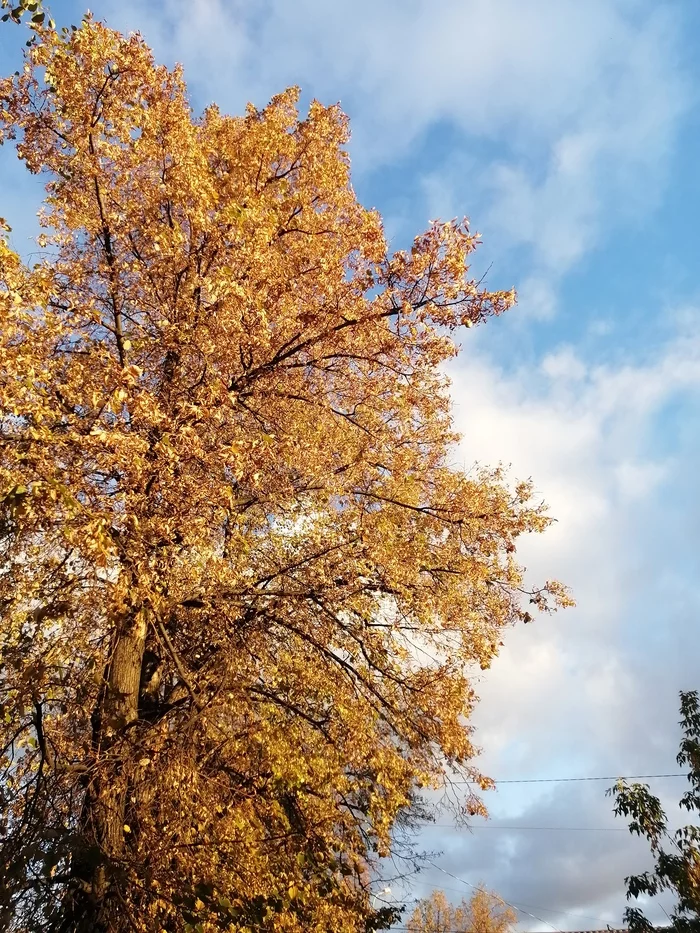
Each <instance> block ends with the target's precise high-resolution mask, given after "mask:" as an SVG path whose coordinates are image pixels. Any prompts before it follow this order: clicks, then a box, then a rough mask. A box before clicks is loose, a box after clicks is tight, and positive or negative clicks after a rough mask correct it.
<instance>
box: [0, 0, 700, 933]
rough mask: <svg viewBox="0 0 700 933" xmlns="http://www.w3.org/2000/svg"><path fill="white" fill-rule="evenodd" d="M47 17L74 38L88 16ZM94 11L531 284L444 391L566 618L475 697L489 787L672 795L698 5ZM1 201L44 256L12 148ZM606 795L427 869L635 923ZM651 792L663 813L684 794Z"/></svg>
mask: <svg viewBox="0 0 700 933" xmlns="http://www.w3.org/2000/svg"><path fill="white" fill-rule="evenodd" d="M51 8H52V11H53V14H54V17H55V19H56V20H57V22H58V23H59V24H64V23H70V22H76V21H77V20H78V19H79V18H80V16H81V13H82V6H81V5H80V4H76V3H71V2H54V3H53V4H52V7H51ZM93 12H94V13H95V14H96V15H97V16H99V17H105V18H106V19H107V21H108V22H109V23H110V24H112V25H114V26H116V27H118V28H121V29H138V30H140V31H142V32H143V34H144V35H145V37H146V39H147V41H149V43H151V44H152V45H153V46H154V47H155V50H156V54H157V55H158V57H159V58H160V59H161V60H164V61H166V62H168V63H172V62H174V61H176V60H177V61H181V62H182V63H183V64H184V66H185V74H186V78H187V80H188V83H189V86H190V91H191V97H192V102H193V106H194V108H195V109H196V110H199V109H201V108H202V107H203V106H205V105H206V104H207V103H209V102H211V101H213V100H216V101H217V102H218V103H219V104H220V105H221V106H222V107H223V108H225V109H227V110H229V111H231V112H241V111H242V109H243V107H244V106H245V103H246V102H247V101H248V100H252V101H253V102H254V103H255V104H257V105H263V104H264V103H266V101H267V100H268V99H269V98H270V96H272V95H273V94H274V93H276V92H278V91H280V90H282V89H283V88H284V87H285V86H287V85H290V84H300V85H301V86H302V89H303V93H304V100H305V101H308V100H309V99H310V98H311V97H318V98H319V99H320V100H322V101H323V102H325V103H332V102H335V101H337V100H340V101H341V102H342V104H343V106H344V108H345V110H346V112H347V113H348V114H349V115H350V118H351V121H352V126H353V139H352V142H351V147H350V151H351V156H352V159H353V167H354V184H355V187H356V189H357V191H358V194H359V196H360V198H361V199H362V200H363V202H364V203H366V204H367V205H369V206H375V207H377V208H378V209H379V210H380V212H381V213H382V215H383V216H384V217H385V222H386V227H387V231H388V233H389V235H390V237H391V239H392V242H393V243H394V244H395V245H396V246H397V247H403V246H405V245H406V244H407V243H409V242H410V240H411V239H412V237H413V236H414V235H415V234H416V233H418V232H419V231H420V230H421V229H422V228H423V227H425V225H426V224H427V222H428V220H429V219H431V218H434V217H437V216H441V217H443V218H445V219H448V218H450V217H453V216H461V215H464V214H466V215H468V216H469V217H470V218H471V221H472V226H473V228H476V229H478V230H479V231H480V232H481V233H482V234H483V238H484V245H483V247H482V249H481V252H480V254H479V255H478V257H477V259H476V262H475V267H474V268H475V271H476V272H477V273H478V274H481V273H483V272H485V271H486V270H487V269H488V270H489V271H488V282H489V284H490V285H492V286H493V287H497V288H508V287H510V286H511V285H515V287H516V288H517V289H518V291H519V294H520V304H519V307H518V308H517V309H515V310H514V311H512V312H511V313H510V314H509V315H507V316H506V317H504V318H503V319H502V320H499V321H494V322H490V323H489V324H488V326H486V327H484V328H479V329H476V330H472V331H469V332H468V333H465V335H464V352H463V354H462V356H461V357H460V359H459V360H458V362H457V363H456V364H455V365H454V366H453V367H452V369H451V375H452V378H453V399H454V405H455V418H456V421H457V423H458V425H459V427H460V429H461V430H462V433H463V436H464V440H463V444H462V449H461V451H460V458H461V459H462V460H463V461H464V463H465V464H470V463H472V462H473V461H475V460H478V461H480V462H482V463H490V464H494V463H496V462H499V461H503V462H505V463H510V464H512V474H513V476H515V477H528V476H532V477H533V478H534V480H535V483H536V486H537V488H538V490H540V491H541V493H542V495H543V497H544V498H545V499H546V501H547V502H549V503H550V506H551V511H552V513H553V514H554V516H555V517H557V519H558V522H557V524H556V525H555V526H554V527H553V528H552V529H551V530H550V532H549V533H548V534H547V535H546V536H544V537H543V538H538V539H537V540H533V541H528V542H526V543H525V545H524V547H523V550H522V556H523V559H524V560H525V562H526V563H527V565H528V568H529V571H530V573H531V575H532V579H533V580H541V579H543V578H545V577H556V578H559V579H562V580H563V581H564V582H566V583H568V584H570V585H571V587H572V588H573V590H574V595H575V597H576V598H577V602H578V606H577V608H576V609H574V610H571V611H568V612H566V613H565V614H562V615H560V616H559V617H555V618H553V619H544V620H538V621H537V622H536V624H534V625H532V626H527V627H523V628H521V629H517V630H513V631H512V632H509V633H508V634H507V637H506V645H505V648H504V650H503V653H502V656H501V657H500V658H499V659H498V660H497V661H496V663H495V664H494V666H493V668H492V670H491V671H489V672H488V673H487V674H486V675H484V676H483V677H482V678H481V680H480V683H479V693H480V695H481V697H482V703H481V705H480V707H479V710H478V714H477V720H476V721H477V726H478V739H479V743H480V745H481V746H482V748H483V759H482V763H483V767H484V769H485V770H486V772H487V773H489V774H491V775H492V776H493V777H494V778H503V779H512V778H536V777H551V776H562V777H566V776H571V777H574V776H581V775H601V774H618V773H625V774H627V773H640V772H641V773H647V772H667V771H673V770H674V757H675V751H676V745H677V740H678V736H677V732H676V727H675V723H676V721H677V718H678V716H677V709H676V706H677V692H678V690H679V689H681V688H684V689H689V688H694V687H700V664H699V663H698V662H699V661H700V639H699V638H698V620H699V619H700V584H699V583H698V581H699V580H700V574H699V573H698V571H699V569H700V568H699V566H698V564H699V558H698V554H699V548H698V545H699V544H700V526H699V522H700V498H699V496H698V488H697V474H698V469H697V464H698V454H699V452H700V440H699V437H700V433H699V431H698V426H699V416H700V283H698V279H697V272H696V270H697V268H698V261H697V259H698V253H699V247H700V228H699V225H698V216H700V174H699V173H698V171H697V166H698V164H700V94H699V89H700V81H699V80H698V78H699V77H700V76H699V74H698V70H699V69H700V65H699V64H698V62H700V55H699V54H698V51H699V49H698V44H699V40H700V28H699V27H700V6H698V4H697V3H696V2H695V0H685V2H674V0H665V2H664V3H662V4H659V3H656V2H653V0H587V2H586V3H585V4H584V3H580V2H579V0H529V2H528V3H522V2H520V0H440V2H436V0H433V2H430V0H404V2H399V0H371V2H370V0H354V2H353V3H351V4H350V3H345V2H336V3H328V2H324V0H295V2H294V3H290V2H285V0H264V2H263V0H257V2H255V0H228V2H224V0H187V2H186V0H162V2H159V3H154V2H151V3H146V2H137V0H124V2H119V3H117V2H116V0H114V2H112V0H95V5H94V7H93ZM18 48H19V33H18V31H16V30H13V29H11V28H10V27H7V28H5V29H3V30H2V31H0V56H2V62H3V70H7V66H10V65H11V66H12V68H14V67H15V64H14V61H15V56H16V53H17V50H18ZM0 187H1V190H2V191H3V202H2V207H1V208H0V213H2V214H3V215H5V216H6V217H7V219H8V220H9V221H10V223H11V224H12V225H13V227H14V228H15V243H16V245H17V246H18V247H19V248H20V249H23V250H25V251H28V250H29V249H30V246H29V241H28V239H27V238H28V236H29V235H30V233H31V231H32V229H33V222H32V219H31V218H32V215H33V213H34V211H35V210H36V206H37V205H38V200H39V196H40V193H39V190H38V188H37V185H36V184H35V181H34V180H33V179H30V178H28V177H27V176H25V175H23V174H22V173H21V172H19V171H18V170H17V168H16V167H15V165H14V163H13V160H12V153H11V152H10V151H8V149H7V147H6V149H5V150H4V151H0ZM605 786H606V785H605V784H604V783H603V784H600V783H593V782H592V783H585V784H584V783H581V784H577V783H572V784H537V785H504V786H502V787H501V789H500V790H499V791H498V793H496V794H492V795H490V797H489V801H488V802H489V805H490V809H491V812H492V820H491V825H492V826H499V825H500V826H508V827H554V826H557V827H597V828H599V829H601V830H602V829H605V830H612V831H605V832H602V831H601V832H598V831H596V832H588V831H586V832H582V831H576V832H568V831H562V830H561V829H560V830H558V831H549V830H547V831H545V830H542V829H538V830H533V829H527V830H526V829H500V830H498V829H493V830H485V829H475V830H474V832H473V834H469V833H468V832H466V831H464V830H461V831H453V830H451V829H450V828H449V827H444V826H440V827H436V828H434V829H432V830H430V831H429V832H428V831H426V832H425V833H424V835H423V838H422V839H421V841H420V844H421V845H423V846H425V847H426V848H430V849H433V850H442V852H443V854H442V855H441V856H440V858H439V859H437V863H438V864H439V865H440V866H441V867H442V868H444V869H445V870H446V871H449V872H450V873H452V874H453V875H456V876H459V877H462V878H464V879H465V880H467V881H469V882H477V881H483V882H485V883H486V884H487V885H489V886H491V887H493V888H495V889H497V890H498V891H499V892H500V893H501V894H502V895H503V896H504V897H506V898H507V899H508V900H510V901H512V902H514V903H516V904H519V905H521V906H523V907H524V908H526V909H528V910H529V911H530V912H531V913H533V914H536V915H537V916H540V917H544V918H546V920H547V921H548V923H549V924H550V925H551V926H547V924H544V923H538V922H537V921H535V920H534V919H533V917H531V916H528V914H526V913H522V914H521V925H522V928H523V929H529V930H535V929H543V930H545V929H551V927H552V926H553V927H554V928H556V929H559V930H573V929H591V928H596V927H602V926H604V925H605V923H608V922H609V923H611V924H613V925H615V924H619V922H620V919H621V913H622V910H623V908H624V896H623V892H624V885H623V878H624V876H625V875H626V874H629V873H630V872H632V871H636V870H638V869H641V868H644V867H646V866H647V856H646V852H645V849H644V846H643V845H642V844H641V843H639V842H638V841H635V840H633V839H631V838H629V836H628V834H627V833H626V832H616V831H614V830H616V829H620V828H621V824H619V823H616V822H615V821H614V820H613V818H612V815H611V812H610V802H609V801H608V800H606V798H605V797H604V795H603V791H604V789H605ZM655 786H658V790H659V791H660V792H661V793H662V795H663V796H664V799H666V800H668V801H669V803H672V802H673V800H674V799H677V796H678V792H680V790H681V788H682V782H680V781H675V782H674V781H672V780H669V781H664V782H659V783H658V785H656V784H655ZM674 790H675V791H676V793H675V794H674ZM440 822H441V823H442V822H448V818H447V816H446V815H445V816H444V817H441V818H440ZM419 878H420V881H418V880H416V881H414V882H412V883H411V885H410V889H409V890H408V891H406V890H401V889H400V888H399V887H396V888H395V893H396V895H397V896H399V897H405V898H408V899H410V898H411V897H414V896H420V895H421V894H424V893H425V892H426V891H428V890H430V888H431V887H432V886H433V885H436V886H442V887H445V888H449V889H450V891H449V893H450V895H451V896H452V895H454V897H455V898H457V897H458V896H459V893H461V891H464V893H467V894H468V893H469V889H468V887H467V886H461V885H460V882H458V881H456V880H455V879H453V878H449V877H448V876H446V875H443V874H441V873H440V872H439V871H437V870H431V871H426V872H424V873H422V874H421V875H420V876H419ZM652 916H653V917H654V919H657V918H658V919H662V917H663V915H661V914H659V913H656V914H652Z"/></svg>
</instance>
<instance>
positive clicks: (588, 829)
mask: <svg viewBox="0 0 700 933" xmlns="http://www.w3.org/2000/svg"><path fill="white" fill-rule="evenodd" d="M433 826H435V827H438V828H440V829H468V830H470V831H471V830H472V829H504V830H510V831H511V832H534V831H541V832H551V833H553V832H557V833H628V832H629V829H628V828H627V827H626V826H624V827H621V826H502V825H497V826H496V825H493V826H491V825H487V826H474V825H472V824H462V825H460V824H459V823H423V824H422V825H421V827H420V828H421V829H432V827H433Z"/></svg>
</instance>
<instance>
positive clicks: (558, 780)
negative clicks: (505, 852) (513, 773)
mask: <svg viewBox="0 0 700 933" xmlns="http://www.w3.org/2000/svg"><path fill="white" fill-rule="evenodd" d="M681 777H685V778H687V777H688V773H687V772H681V773H674V774H605V775H595V776H586V777H555V778H509V779H508V780H504V781H494V782H493V783H494V784H499V785H500V784H568V783H571V782H574V781H646V780H652V779H655V778H681ZM450 783H451V784H477V783H478V782H477V781H469V780H464V781H451V782H450Z"/></svg>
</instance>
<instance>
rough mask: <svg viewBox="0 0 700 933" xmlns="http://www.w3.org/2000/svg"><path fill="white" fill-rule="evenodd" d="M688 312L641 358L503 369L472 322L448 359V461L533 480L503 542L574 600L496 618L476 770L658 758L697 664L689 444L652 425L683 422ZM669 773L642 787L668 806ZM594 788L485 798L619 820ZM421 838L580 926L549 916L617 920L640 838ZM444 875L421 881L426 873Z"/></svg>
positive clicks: (596, 821)
mask: <svg viewBox="0 0 700 933" xmlns="http://www.w3.org/2000/svg"><path fill="white" fill-rule="evenodd" d="M693 321H694V324H695V326H694V331H695V335H694V336H692V337H691V336H689V332H690V331H691V329H693V328H692V322H693ZM697 322H698V314H697V312H696V313H695V314H694V315H693V314H692V313H691V312H690V311H689V310H686V311H685V313H684V314H683V315H681V316H680V317H679V322H678V326H677V328H676V330H675V331H674V333H673V334H672V336H671V337H669V338H668V339H667V341H666V343H663V344H660V345H658V346H656V347H655V348H654V353H653V355H651V356H650V358H649V359H647V360H646V361H642V362H640V361H619V362H618V363H617V364H616V365H613V364H610V365H607V366H593V365H590V364H588V363H586V362H585V361H584V360H582V359H581V358H580V357H579V356H578V355H577V354H576V352H575V351H574V349H573V348H572V347H570V346H566V345H564V346H562V347H560V348H559V349H557V350H555V351H553V352H550V353H549V354H547V355H546V356H545V357H544V359H543V360H542V362H541V364H540V365H539V366H537V367H534V368H532V369H530V370H525V369H524V368H523V369H522V370H520V371H517V372H506V371H504V370H503V369H502V368H501V367H500V366H499V365H498V364H497V363H495V362H494V361H493V359H491V358H489V356H488V355H487V354H486V353H485V352H484V350H483V343H482V342H481V336H480V335H479V337H478V339H477V340H475V341H473V342H470V343H468V347H467V352H466V353H465V354H464V356H463V358H462V360H461V362H460V364H459V365H458V367H455V370H454V373H453V379H454V381H453V394H454V398H455V402H456V418H457V426H458V428H459V429H460V431H461V432H462V434H463V442H462V451H463V456H464V462H465V463H470V462H472V461H473V460H474V458H475V457H477V456H478V459H479V460H480V461H481V462H485V463H489V462H490V463H494V462H498V461H504V462H506V463H511V464H512V466H511V474H512V476H513V477H514V478H521V477H527V476H533V477H534V478H535V480H536V483H537V487H538V488H539V489H541V490H543V491H544V494H545V497H546V499H547V501H548V502H549V505H550V511H551V514H553V515H554V516H555V517H556V518H557V519H558V522H557V524H556V525H555V526H554V527H552V528H551V529H550V530H549V531H548V532H546V533H545V535H543V536H536V537H533V538H532V539H530V540H528V541H526V542H525V543H524V547H522V548H520V549H519V551H520V555H521V557H522V558H523V559H524V560H525V562H526V564H527V565H528V568H529V570H528V574H529V577H530V578H531V579H532V580H533V581H541V580H542V579H544V578H545V577H551V576H556V577H558V578H560V579H562V580H563V581H565V582H567V583H569V584H570V585H571V586H572V587H573V590H574V595H575V596H576V598H577V602H578V605H577V608H576V609H574V610H567V611H566V612H565V613H563V614H560V615H558V616H555V617H540V618H539V619H538V620H537V621H536V622H535V623H534V624H533V625H528V626H520V627H518V628H516V629H514V630H512V631H511V632H508V633H507V634H506V636H505V642H506V644H505V648H504V649H503V651H502V655H501V657H500V658H498V659H497V660H496V662H495V663H494V665H493V667H492V669H491V670H490V671H488V672H487V674H486V675H485V676H484V677H483V679H482V680H481V682H480V684H479V687H478V692H479V693H480V695H481V698H482V702H481V704H480V705H479V706H478V707H477V711H476V717H475V723H476V726H477V733H476V734H477V737H478V741H479V742H480V744H481V745H482V747H483V759H482V767H483V768H484V770H485V771H486V773H488V774H490V775H491V776H493V777H495V778H513V777H514V778H528V777H530V778H536V777H543V776H576V775H579V776H581V775H586V774H590V775H596V774H609V775H616V774H620V773H624V774H635V773H649V772H651V773H656V772H666V771H671V772H673V771H675V770H676V768H675V752H676V749H677V743H678V739H679V736H678V734H677V728H676V723H677V719H678V716H677V691H678V690H679V689H682V688H685V689H687V688H691V687H695V686H698V684H697V670H698V667H699V666H700V665H699V662H700V648H699V647H698V642H697V636H696V635H695V627H696V625H697V622H696V617H697V610H698V608H700V606H699V603H700V597H699V596H698V594H697V592H696V591H695V590H694V589H693V588H692V585H691V584H690V583H689V580H688V574H689V573H692V571H690V570H689V568H688V567H687V566H686V567H684V568H683V567H682V562H683V561H687V560H688V557H687V555H688V552H690V555H691V565H690V566H692V567H695V566H696V565H697V563H698V561H697V559H696V558H694V557H693V555H694V554H695V552H697V550H698V548H697V545H698V535H697V530H696V529H694V530H693V531H692V538H690V539H689V538H688V535H687V533H686V530H685V522H686V513H687V512H688V509H690V510H691V514H693V515H695V516H697V493H696V492H694V493H693V498H692V499H689V498H688V493H689V490H692V489H693V488H694V484H695V461H694V459H693V458H690V457H688V456H687V454H688V451H687V449H686V450H683V451H682V455H679V452H678V451H677V450H674V439H673V438H671V439H670V441H669V439H668V438H665V439H664V438H663V436H662V435H663V434H664V432H665V431H666V429H667V424H666V417H667V412H668V411H669V409H670V408H672V406H673V405H674V404H676V403H678V402H682V403H683V405H684V406H685V420H686V421H688V422H689V424H690V425H693V426H694V428H697V424H698V420H699V418H700V338H698V336H697V333H698V329H697ZM470 336H471V335H470ZM651 451H653V453H652V452H651ZM652 529H653V532H652ZM610 783H612V782H610ZM682 783H683V782H681V781H678V782H675V783H674V782H670V783H669V782H667V783H666V784H665V785H661V786H660V787H659V788H658V789H659V790H660V791H661V792H662V796H663V799H664V801H665V802H666V803H667V804H668V805H672V804H673V803H674V801H676V802H677V800H678V797H679V796H680V793H681V792H682V789H683V787H682ZM606 786H607V784H605V783H597V782H596V783H593V784H576V785H566V784H563V785H556V784H555V785H549V784H542V785H525V786H520V785H512V786H508V785H503V786H501V787H500V788H499V790H498V792H497V793H496V794H495V795H489V797H488V799H487V804H488V805H489V807H490V809H491V812H492V814H493V817H494V820H495V822H496V823H500V824H505V825H508V826H536V827H537V826H539V827H542V826H555V827H556V826H574V827H589V826H598V827H607V828H608V829H611V830H612V829H615V828H618V829H619V828H620V827H621V826H624V823H620V822H615V821H614V819H613V817H612V813H611V802H610V801H609V800H608V799H606V798H605V796H604V791H605V788H606ZM672 819H674V817H673V816H672ZM423 843H424V845H425V846H426V847H427V848H433V849H435V848H439V849H442V850H443V851H444V856H443V858H442V859H441V860H440V864H441V865H442V866H443V867H445V868H447V869H449V870H450V871H451V872H453V873H454V874H457V875H460V876H462V877H464V878H466V879H467V880H469V881H472V882H474V881H478V880H480V879H483V880H485V881H486V883H487V884H489V885H491V886H493V887H494V888H496V889H497V890H499V891H500V892H501V893H502V894H503V895H504V896H505V897H507V898H510V899H512V900H514V901H516V902H519V901H524V902H526V903H529V904H531V905H535V907H542V906H544V907H545V908H551V909H552V911H553V913H547V914H546V919H547V920H549V921H550V922H552V923H554V924H555V925H556V928H557V929H576V928H581V926H592V924H590V923H588V924H582V922H581V919H580V918H577V917H576V916H572V915H570V914H566V913H565V912H566V911H576V910H581V911H584V912H585V913H586V914H587V915H588V916H589V917H590V915H591V914H595V916H597V917H598V918H602V920H603V921H604V922H611V923H612V924H613V925H619V923H620V921H621V916H622V910H623V909H624V906H625V904H624V897H623V891H624V877H625V876H626V875H628V874H630V873H631V872H634V871H637V870H643V869H645V868H647V867H649V854H648V851H647V849H646V847H645V845H644V843H643V841H639V840H633V839H630V837H629V836H628V834H627V833H615V832H606V833H587V832H573V833H566V832H555V831H552V832H551V833H548V834H546V833H544V832H535V831H526V830H523V831H517V832H516V831H511V830H508V831H502V832H499V831H497V830H494V831H492V832H488V831H484V832H480V831H479V830H476V831H475V833H474V835H473V836H472V835H469V834H466V833H465V832H463V831H462V832H457V831H454V832H453V831H450V830H448V829H441V830H439V831H438V830H437V829H436V830H431V831H429V832H428V833H427V834H426V837H425V839H424V840H423ZM446 880H447V879H446V878H443V877H440V876H439V874H438V873H436V872H429V873H428V874H427V875H426V877H425V878H424V882H425V883H426V884H428V886H430V885H437V886H441V885H442V883H443V881H446ZM557 910H558V911H561V913H559V914H555V913H554V912H555V911H557ZM653 910H655V911H656V913H657V914H658V913H659V909H658V908H653ZM534 913H535V914H538V910H537V909H534ZM653 915H654V916H655V914H653ZM521 919H522V926H523V927H524V928H526V929H533V928H537V927H536V926H535V925H534V922H533V921H532V918H528V917H527V915H523V916H522V918H521ZM540 928H544V927H543V926H542V927H540Z"/></svg>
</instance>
